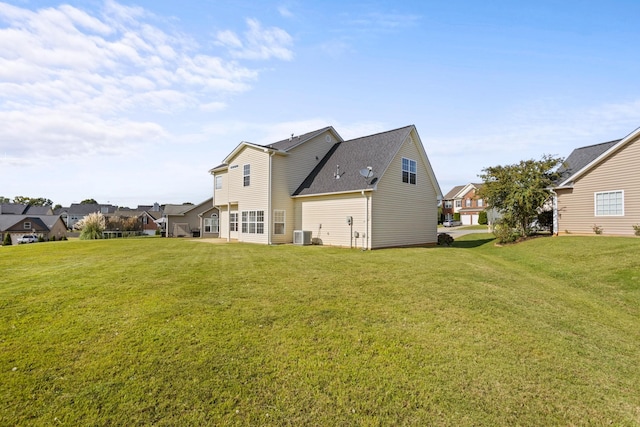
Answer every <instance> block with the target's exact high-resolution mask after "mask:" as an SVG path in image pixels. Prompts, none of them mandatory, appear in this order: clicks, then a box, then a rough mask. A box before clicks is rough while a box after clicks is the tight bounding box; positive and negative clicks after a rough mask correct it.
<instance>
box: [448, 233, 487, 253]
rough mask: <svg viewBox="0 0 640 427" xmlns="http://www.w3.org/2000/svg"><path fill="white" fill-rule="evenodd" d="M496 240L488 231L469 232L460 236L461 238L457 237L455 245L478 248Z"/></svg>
mask: <svg viewBox="0 0 640 427" xmlns="http://www.w3.org/2000/svg"><path fill="white" fill-rule="evenodd" d="M495 240H496V238H495V236H494V235H493V234H488V233H482V234H480V233H479V234H467V235H465V236H460V238H458V239H455V240H454V241H453V247H454V248H463V249H471V248H477V247H479V246H482V245H486V244H487V243H491V242H493V241H495Z"/></svg>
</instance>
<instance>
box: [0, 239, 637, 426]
mask: <svg viewBox="0 0 640 427" xmlns="http://www.w3.org/2000/svg"><path fill="white" fill-rule="evenodd" d="M487 236H489V235H487V234H484V235H483V234H477V235H472V236H465V237H464V238H460V239H459V240H457V241H456V243H455V245H454V247H451V248H446V247H445V248H440V247H435V248H411V249H389V250H379V251H373V252H362V251H359V250H349V249H338V248H328V247H316V246H312V247H297V246H270V247H268V246H259V245H245V244H223V245H215V244H206V243H203V242H195V241H190V240H181V239H160V238H141V239H121V240H107V241H69V242H52V243H38V244H33V245H22V246H13V247H2V248H0V271H1V272H2V280H1V283H2V284H1V286H0V320H1V322H0V425H47V426H48V425H159V426H163V425H166V426H170V425H171V426H173V425H295V426H299V425H313V426H318V425H365V426H376V425H450V426H460V425H476V426H477V425H487V426H495V425H509V426H512V425H527V426H529V425H531V426H533V425H609V424H612V425H630V426H631V425H639V424H640V368H639V365H640V257H639V256H638V254H639V253H640V239H634V238H606V237H602V236H594V237H561V238H550V237H549V238H538V239H534V240H531V241H528V242H524V243H520V244H517V245H513V246H506V247H496V246H495V245H494V243H493V241H492V240H490V239H489V238H488V237H487Z"/></svg>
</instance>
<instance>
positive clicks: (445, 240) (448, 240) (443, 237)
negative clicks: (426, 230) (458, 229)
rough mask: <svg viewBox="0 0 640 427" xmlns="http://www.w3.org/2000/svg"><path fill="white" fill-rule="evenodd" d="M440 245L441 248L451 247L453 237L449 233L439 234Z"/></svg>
mask: <svg viewBox="0 0 640 427" xmlns="http://www.w3.org/2000/svg"><path fill="white" fill-rule="evenodd" d="M438 245H439V246H451V245H453V237H451V235H450V234H447V233H440V234H438Z"/></svg>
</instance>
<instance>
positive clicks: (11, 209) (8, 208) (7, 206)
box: [0, 203, 29, 215]
mask: <svg viewBox="0 0 640 427" xmlns="http://www.w3.org/2000/svg"><path fill="white" fill-rule="evenodd" d="M28 207H29V205H23V204H19V203H1V204H0V213H1V214H3V215H4V214H12V215H21V214H23V213H24V212H25V211H26V210H27V208H28Z"/></svg>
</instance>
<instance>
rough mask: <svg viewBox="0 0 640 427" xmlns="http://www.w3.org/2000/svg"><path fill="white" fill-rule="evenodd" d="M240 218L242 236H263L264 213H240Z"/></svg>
mask: <svg viewBox="0 0 640 427" xmlns="http://www.w3.org/2000/svg"><path fill="white" fill-rule="evenodd" d="M241 217H242V225H241V233H242V234H264V211H257V210H256V211H242V215H241ZM245 230H246V231H245Z"/></svg>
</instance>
